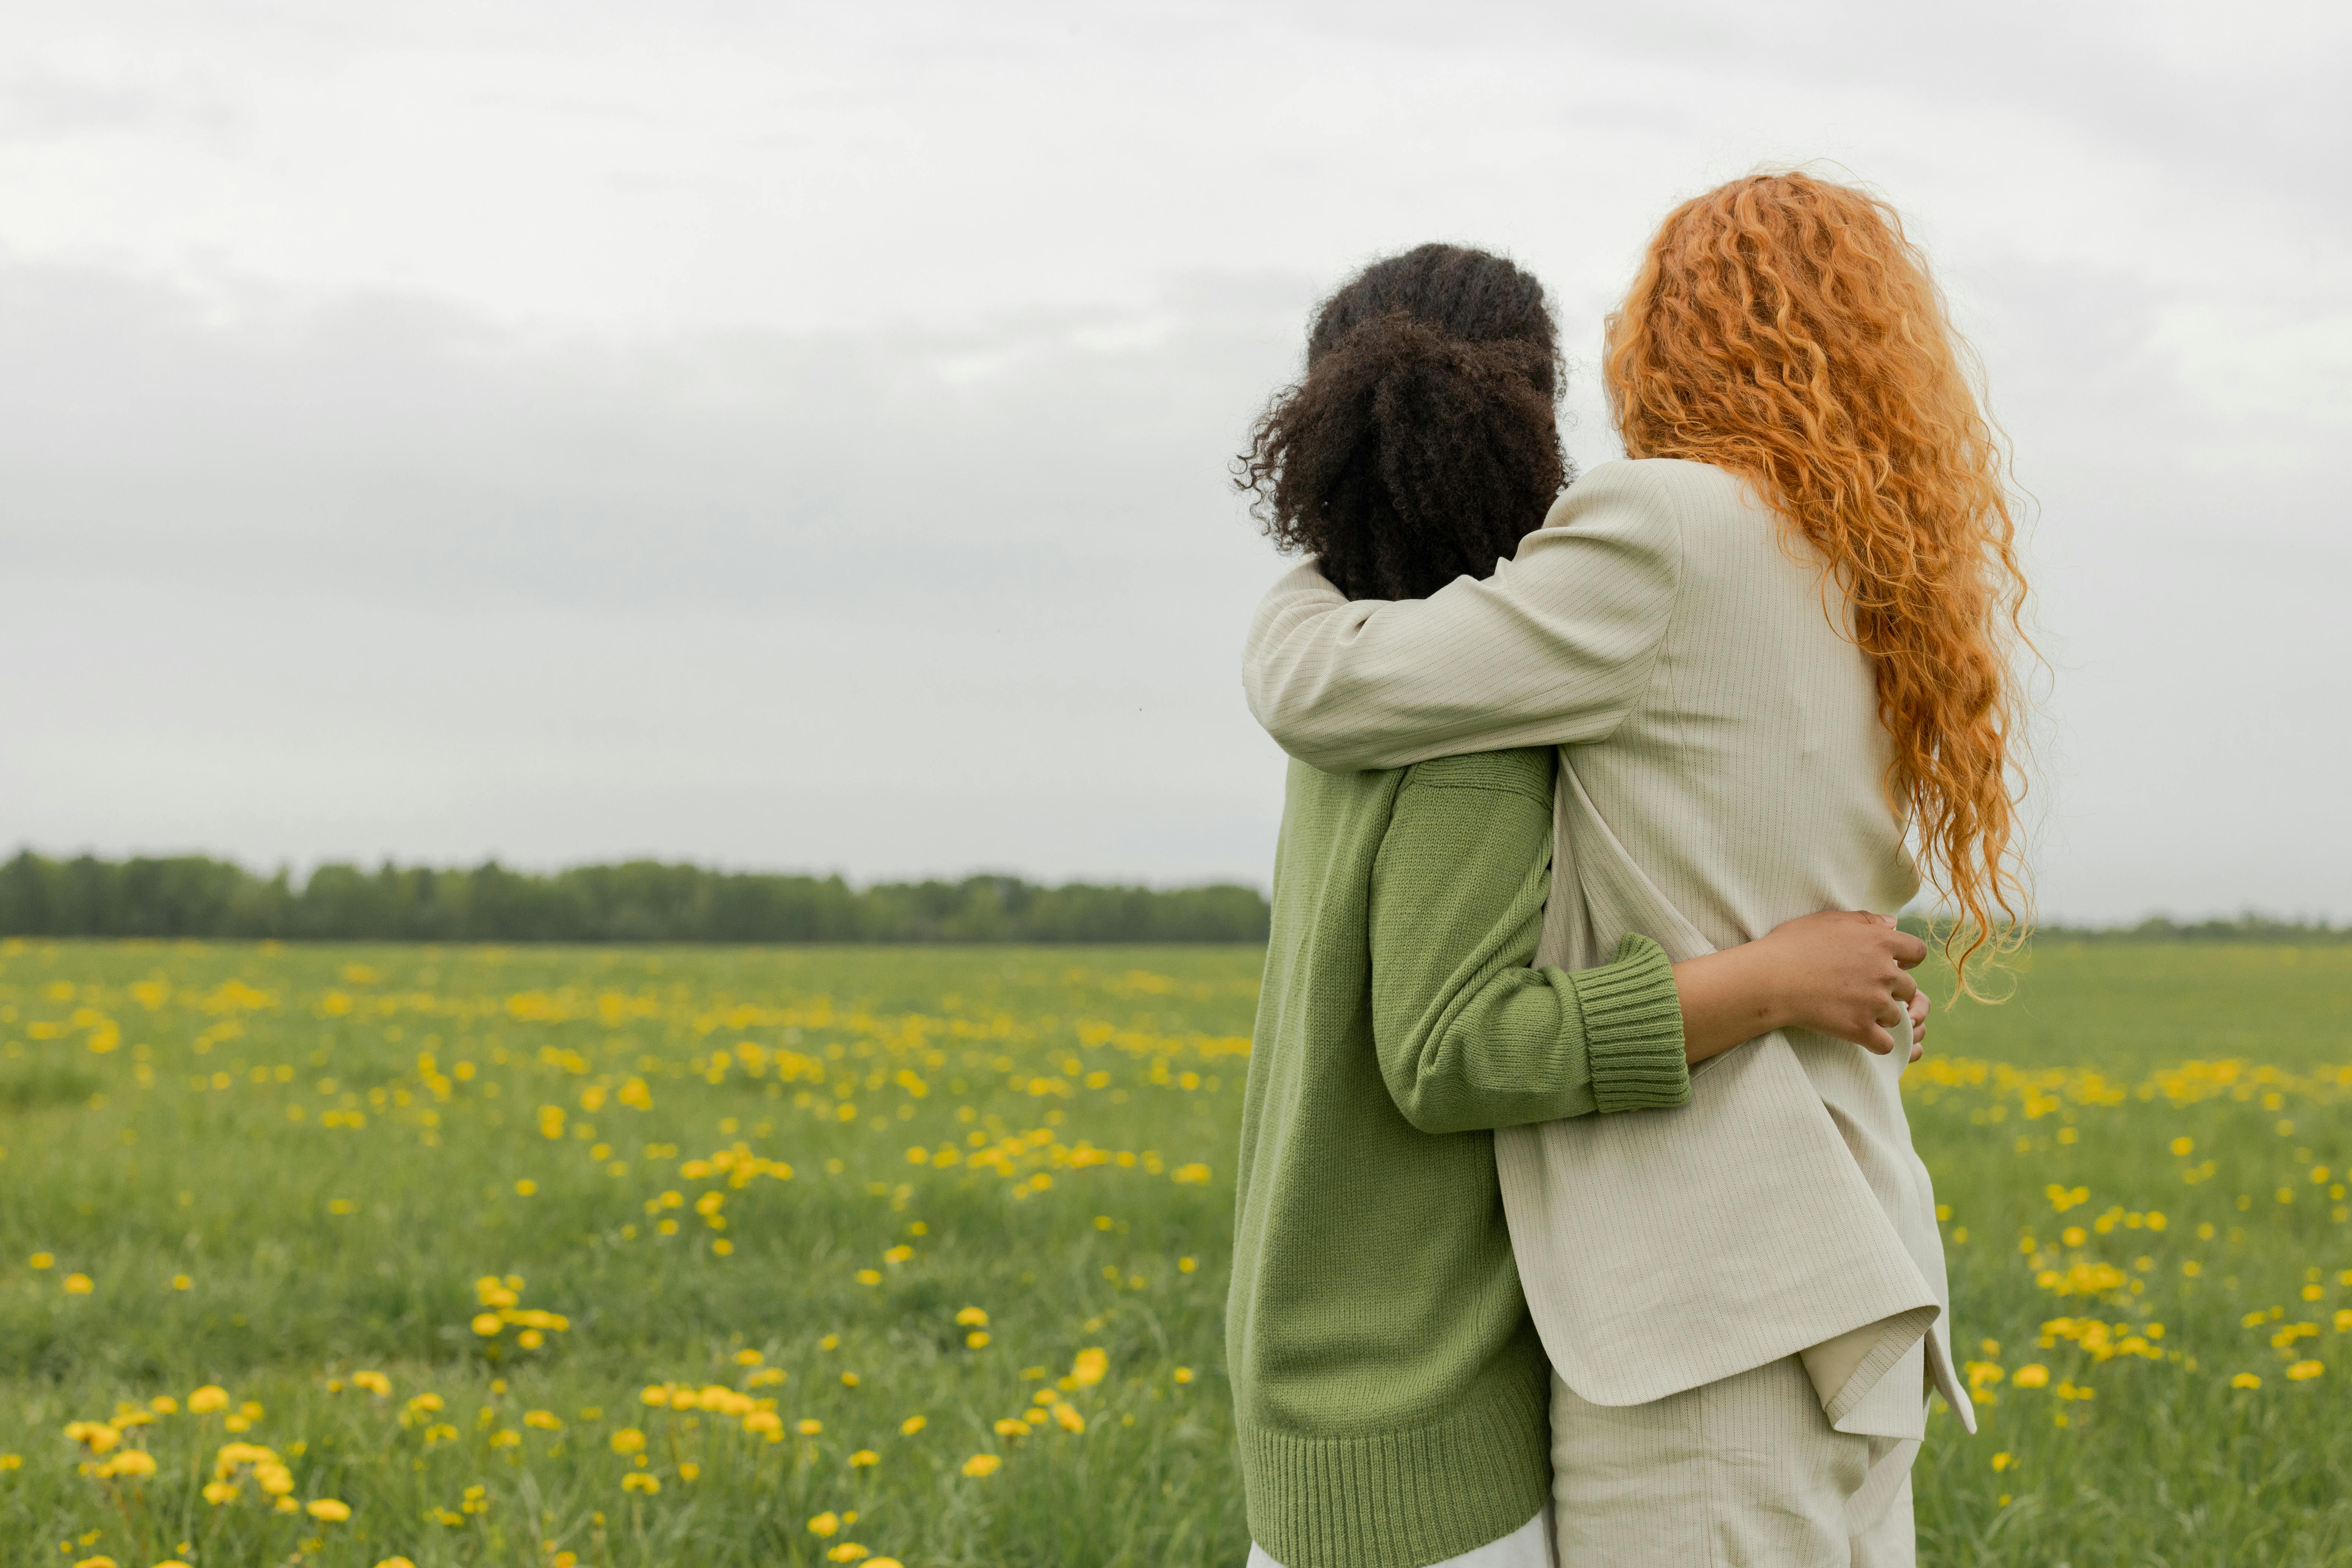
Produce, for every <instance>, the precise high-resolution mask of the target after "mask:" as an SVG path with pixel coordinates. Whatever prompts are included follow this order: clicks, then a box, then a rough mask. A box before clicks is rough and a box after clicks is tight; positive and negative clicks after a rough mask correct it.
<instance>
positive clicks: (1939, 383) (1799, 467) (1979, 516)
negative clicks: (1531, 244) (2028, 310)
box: [1605, 173, 2031, 994]
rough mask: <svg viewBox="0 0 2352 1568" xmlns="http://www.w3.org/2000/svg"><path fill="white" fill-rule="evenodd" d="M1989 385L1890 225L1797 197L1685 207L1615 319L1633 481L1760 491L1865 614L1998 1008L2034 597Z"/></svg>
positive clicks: (1778, 178)
mask: <svg viewBox="0 0 2352 1568" xmlns="http://www.w3.org/2000/svg"><path fill="white" fill-rule="evenodd" d="M1968 370H1969V361H1968V360H1967V350H1966V348H1965V346H1964V345H1962V344H1961V343H1960V342H1959V340H1958V335H1957V334H1956V333H1955V332H1954V331H1953V330H1952V328H1951V324H1950V322H1949V321H1948V319H1947V315H1946V311H1945V308H1944V301H1943V298H1942V295H1941V294H1940V293H1939V292H1938V291H1937V288H1936V285H1935V283H1934V281H1933V280H1932V279H1931V278H1930V277H1929V275H1928V271H1927V261H1926V258H1924V257H1922V256H1921V255H1920V253H1919V251H1918V249H1917V248H1916V247H1915V246H1913V245H1912V244H1911V242H1910V240H1909V239H1908V238H1907V237H1906V236H1905V234H1904V232H1903V222H1902V219H1901V218H1900V217H1898V216H1896V215H1895V211H1894V209H1893V208H1891V207H1889V206H1888V205H1886V204H1885V202H1883V201H1880V200H1878V199H1877V198H1875V197H1874V196H1871V195H1866V194H1865V193H1864V192H1861V191H1857V190H1854V189H1852V188H1850V187H1848V186H1844V185H1840V184H1832V183H1830V182H1829V181H1826V180H1821V179H1816V178H1814V177H1813V176H1811V175H1810V174H1801V173H1790V174H1753V175H1749V176H1748V177H1747V178H1745V179H1738V180H1734V181H1732V182H1731V183H1730V184H1726V185H1722V186H1718V187H1717V189H1715V190H1712V191H1709V192H1707V193H1706V195H1703V196H1698V197H1696V198H1694V199H1693V200H1690V201H1687V202H1685V203H1684V204H1683V205H1681V206H1679V207H1676V208H1675V210H1674V212H1673V213H1672V214H1670V215H1669V216H1667V218H1666V221H1665V223H1664V225H1663V226H1661V227H1660V228H1659V230H1658V233H1657V236H1656V237H1655V238H1654V239H1653V240H1652V241H1651V242H1650V247H1649V251H1648V253H1647V255H1645V256H1644V257H1643V263H1642V270H1641V273H1640V275H1639V276H1638V277H1637V278H1636V279H1634V281H1633V289H1632V290H1631V291H1630V292H1629V293H1628V294H1627V296H1626V299H1625V302H1624V304H1623V305H1622V307H1621V308H1620V309H1619V310H1617V311H1616V313H1614V314H1613V315H1612V316H1611V317H1610V318H1609V327H1608V345H1607V351H1606V361H1605V375H1606V379H1607V383H1608V387H1609V398H1610V404H1611V406H1612V411H1613V412H1614V414H1615V415H1616V418H1617V424H1618V428H1619V430H1620V432H1621V433H1622V437H1623V439H1624V443H1625V452H1626V455H1627V456H1628V457H1633V458H1689V459H1691V460H1693V461H1696V462H1701V463H1709V464H1712V465H1714V466H1715V467H1717V468H1724V469H1727V470H1728V471H1730V472H1732V473H1736V474H1739V475H1742V476H1744V477H1746V478H1747V479H1749V480H1750V481H1751V482H1752V483H1754V484H1755V485H1756V486H1757V487H1758V488H1759V490H1760V491H1761V492H1762V494H1763V495H1764V497H1765V498H1766V499H1767V500H1769V501H1771V502H1772V503H1773V504H1774V505H1775V506H1776V507H1777V509H1778V510H1779V511H1780V514H1781V516H1782V517H1783V518H1784V519H1786V521H1787V522H1788V524H1789V526H1790V527H1791V528H1793V529H1794V530H1795V531H1796V532H1797V533H1799V534H1801V536H1802V537H1803V538H1804V540H1805V541H1806V542H1808V543H1810V544H1811V546H1812V548H1813V549H1814V550H1815V551H1817V552H1819V553H1820V555H1821V556H1822V559H1823V560H1824V561H1826V562H1827V563H1828V564H1829V569H1830V572H1831V574H1832V578H1833V579H1834V581H1835V583H1836V584H1837V585H1838V587H1839V588H1841V589H1842V590H1843V593H1844V594H1845V595H1846V597H1847V598H1848V599H1849V600H1850V601H1851V603H1852V605H1853V636H1854V639H1855V641H1856V642H1857V643H1858V644H1859V645H1860V646H1861V647H1862V649H1863V651H1864V652H1865V653H1866V654H1868V655H1869V657H1870V660H1871V664H1872V667H1873V668H1874V671H1875V674H1876V679H1877V689H1878V716H1879V720H1880V721H1881V722H1882V723H1884V724H1885V727H1886V732H1887V734H1888V735H1889V736H1890V737H1891V738H1892V739H1893V742H1894V752H1893V757H1892V760H1891V761H1890V763H1888V767H1887V776H1886V781H1885V782H1886V788H1887V794H1888V795H1889V797H1890V799H1891V800H1892V802H1893V804H1894V806H1895V810H1896V811H1897V813H1898V814H1900V815H1901V816H1903V817H1904V818H1905V819H1906V822H1907V823H1908V824H1909V826H1910V827H1911V829H1912V831H1913V832H1914V833H1915V834H1916V839H1917V843H1918V846H1919V851H1920V854H1919V858H1920V863H1921V864H1920V869H1921V872H1922V874H1923V875H1924V876H1925V877H1926V879H1927V881H1928V882H1929V883H1930V884H1931V885H1933V886H1934V887H1935V888H1936V889H1937V891H1938V892H1939V893H1941V894H1942V896H1943V897H1944V899H1945V900H1947V901H1948V904H1949V905H1951V906H1953V912H1954V913H1955V914H1956V915H1957V916H1958V919H1957V921H1955V922H1954V923H1953V925H1952V926H1951V928H1950V929H1949V930H1948V931H1947V933H1946V937H1945V952H1946V953H1947V955H1948V956H1950V957H1951V958H1952V960H1953V966H1954V968H1955V969H1956V970H1957V971H1958V973H1959V976H1960V984H1961V985H1962V986H1963V987H1964V988H1965V989H1967V990H1968V991H1969V993H1970V994H1979V993H1977V991H1976V987H1975V985H1974V984H1973V983H1972V980H1971V976H1970V970H1969V961H1970V960H1971V959H1973V958H1976V957H1978V955H1979V953H1980V952H1986V955H1987V956H1990V955H1991V954H1997V953H1999V952H2001V951H2003V950H2004V949H2006V948H2009V947H2011V946H2013V945H2014V944H2015V943H2016V942H2020V941H2021V940H2022V939H2023V936H2024V933H2025V931H2026V929H2027V927H2028V924H2029V921H2030V918H2031V899H2030V896H2029V892H2028V889H2027V887H2026V883H2025V877H2024V871H2023V867H2022V863H2021V854H2022V847H2023V846H2022V838H2021V830H2020V824H2019V821H2018V809H2017V807H2018V802H2019V799H2020V798H2021V795H2022V793H2023V791H2022V784H2021V779H2020V776H2019V773H2020V770H2019V767H2018V765H2017V764H2018V762H2019V752H2020V749H2021V738H2020V736H2019V734H2018V730H2019V719H2020V709H2021V701H2020V697H2019V693H2018V689H2017V683H2016V679H2015V677H2014V675H2013V673H2012V671H2011V666H2010V658H2009V656H2010V654H2011V650H2012V648H2013V647H2015V646H2016V644H2017V643H2018V642H2020V641H2021V640H2022V631H2021V622H2020V616H2021V612H2022V609H2023V605H2024V595H2025V580H2024V577H2023V575H2022V574H2021V572H2020V571H2019V569H2018V563H2017V556H2016V553H2015V551H2014V548H2013V539H2014V535H2015V532H2016V522H2015V519H2014V518H2013V517H2012V515H2011V499H2010V494H2009V490H2008V488H2007V486H2006V485H2005V483H2004V472H2003V471H2004V467H2005V465H2004V455H2003V451H2002V447H2001V444H2000V440H1999V438H1998V437H1997V436H1996V434H1995V432H1994V429H1993V427H1992V425H1991V423H1990V420H1988V419H1987V417H1986V416H1985V413H1984V410H1983V409H1982V407H1981V406H1980V405H1979V402H1978V399H1977V395H1976V392H1975V389H1974V387H1973V385H1972V384H1971V381H1970V377H1969V374H1968ZM1956 947H1957V949H1958V952H1954V950H1955V948H1956ZM1988 949H1989V950H1990V951H1989V952H1987V950H1988Z"/></svg>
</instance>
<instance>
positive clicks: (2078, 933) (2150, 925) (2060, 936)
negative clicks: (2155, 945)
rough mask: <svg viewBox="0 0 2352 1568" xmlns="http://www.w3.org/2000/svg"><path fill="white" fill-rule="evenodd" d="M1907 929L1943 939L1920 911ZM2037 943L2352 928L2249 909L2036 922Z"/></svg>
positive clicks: (2281, 940)
mask: <svg viewBox="0 0 2352 1568" xmlns="http://www.w3.org/2000/svg"><path fill="white" fill-rule="evenodd" d="M1899 923H1900V924H1901V925H1902V927H1903V929H1904V930H1905V931H1910V932H1911V933H1912V934H1914V935H1915V936H1920V937H1924V938H1926V939H1927V940H1928V941H1930V942H1936V941H1940V940H1941V939H1942V936H1943V928H1942V927H1941V926H1939V925H1937V923H1935V922H1934V921H1930V920H1928V919H1927V918H1925V917H1923V916H1919V915H1905V916H1904V917H1903V918H1902V920H1901V921H1900V922H1899ZM2032 940H2034V941H2035V942H2270V943H2273V944H2275V945H2279V946H2286V947H2293V946H2298V945H2301V946H2309V945H2312V944H2314V943H2319V942H2352V926H2339V925H2330V924H2329V923H2328V922H2327V921H2310V920H2294V921H2287V920H2280V919H2278V918H2277V917H2275V916H2273V915H2264V914H2255V913H2252V912H2248V913H2245V914H2241V915H2236V916H2233V917H2231V918H2230V919H2228V920H2221V919H2218V918H2217V919H2213V920H2203V921H2176V920H2174V919H2173V918H2172V917H2171V916H2169V915H2150V916H2148V917H2147V919H2146V920H2144V921H2137V923H2135V924H2132V925H2122V926H2074V925H2038V926H2036V927H2034V928H2033V938H2032Z"/></svg>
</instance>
